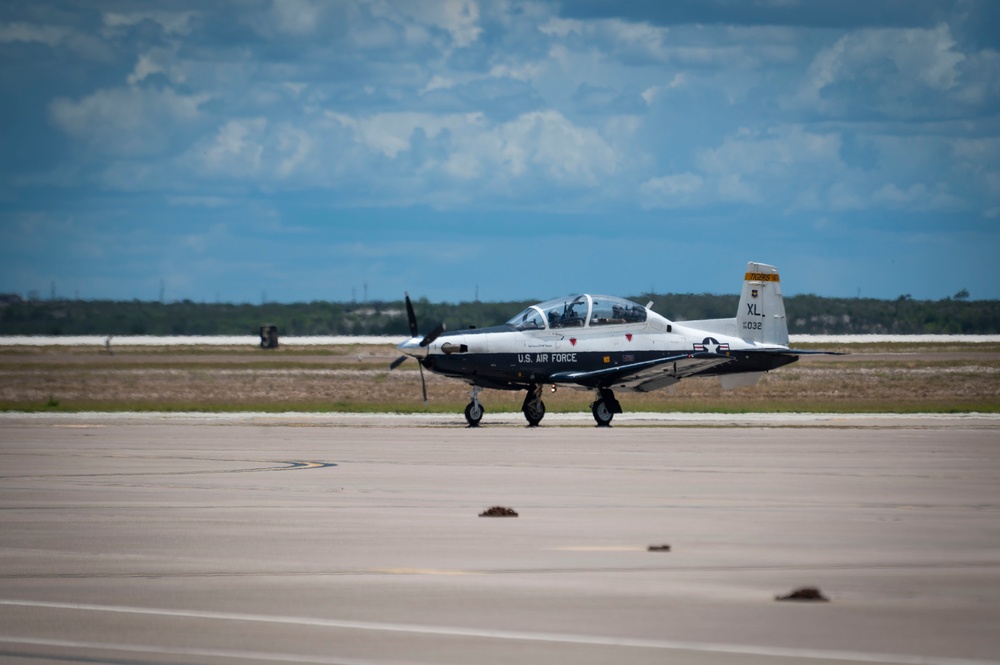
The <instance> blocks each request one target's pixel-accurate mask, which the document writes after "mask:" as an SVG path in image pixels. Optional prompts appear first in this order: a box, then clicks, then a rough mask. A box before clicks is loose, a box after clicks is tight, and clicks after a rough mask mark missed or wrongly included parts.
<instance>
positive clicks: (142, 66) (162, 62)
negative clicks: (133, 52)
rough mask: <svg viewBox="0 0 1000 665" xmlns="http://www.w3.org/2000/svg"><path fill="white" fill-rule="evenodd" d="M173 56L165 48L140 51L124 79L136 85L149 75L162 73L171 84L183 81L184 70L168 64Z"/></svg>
mask: <svg viewBox="0 0 1000 665" xmlns="http://www.w3.org/2000/svg"><path fill="white" fill-rule="evenodd" d="M173 57H174V55H173V53H172V52H170V51H167V50H166V49H151V50H150V51H147V52H146V53H141V54H140V55H139V59H138V61H137V62H136V63H135V68H134V69H133V70H132V73H131V74H129V75H128V77H127V78H126V81H127V82H128V84H129V85H136V84H138V83H141V82H142V81H144V80H145V79H146V78H148V77H149V76H152V75H154V74H163V75H164V76H166V77H167V78H168V79H169V80H170V82H171V83H173V84H179V83H184V81H185V75H184V70H183V69H181V68H180V67H178V66H175V65H172V64H170V63H171V61H172V60H173Z"/></svg>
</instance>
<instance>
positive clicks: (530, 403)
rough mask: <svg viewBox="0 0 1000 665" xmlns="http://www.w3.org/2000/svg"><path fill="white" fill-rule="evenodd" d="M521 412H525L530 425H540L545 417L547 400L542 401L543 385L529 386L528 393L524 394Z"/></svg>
mask: <svg viewBox="0 0 1000 665" xmlns="http://www.w3.org/2000/svg"><path fill="white" fill-rule="evenodd" d="M521 412H522V413H524V418H525V420H527V421H528V427H538V423H540V422H542V418H544V417H545V402H543V401H542V387H541V386H532V387H530V388H528V394H527V395H525V396H524V404H522V405H521Z"/></svg>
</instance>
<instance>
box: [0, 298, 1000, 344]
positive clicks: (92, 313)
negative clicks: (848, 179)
mask: <svg viewBox="0 0 1000 665" xmlns="http://www.w3.org/2000/svg"><path fill="white" fill-rule="evenodd" d="M632 299H633V300H635V301H636V302H639V303H641V304H646V303H647V302H650V301H652V302H653V309H654V310H655V311H657V312H659V313H660V314H662V315H664V316H666V317H667V318H669V319H672V320H674V321H678V322H679V321H684V320H689V321H690V320H695V319H712V318H725V317H732V316H735V314H736V306H737V304H738V303H739V298H738V297H737V296H732V295H726V296H720V295H709V294H700V295H683V294H667V295H650V294H645V295H642V296H635V297H633V298H632ZM533 302H534V301H516V302H491V303H488V302H463V303H458V304H451V303H432V302H429V301H428V300H427V299H420V300H418V301H415V302H414V308H415V310H416V314H417V319H418V321H419V324H420V331H421V332H428V331H430V330H431V329H432V328H433V327H434V326H436V325H437V324H438V323H440V322H442V321H443V322H444V323H445V324H446V325H447V327H448V329H449V330H457V329H461V328H469V327H477V328H482V327H486V326H490V325H496V324H499V323H503V322H504V321H506V320H508V319H510V318H511V317H513V316H514V315H515V314H517V313H518V312H520V311H521V310H522V309H524V308H525V307H527V306H528V305H531V304H532V303H533ZM785 309H786V312H787V315H788V329H789V332H790V333H792V334H864V333H876V334H1000V301H997V300H973V301H970V300H968V299H967V293H966V294H964V297H963V292H959V293H958V294H956V296H955V297H954V298H947V299H944V300H914V299H913V298H911V297H909V296H900V297H899V298H897V299H896V300H875V299H871V298H821V297H819V296H813V295H803V296H793V297H787V298H785ZM264 324H273V325H276V326H277V327H278V331H279V334H280V335H294V336H297V335H396V336H405V335H408V334H409V325H408V323H407V320H406V311H405V307H404V305H403V302H402V301H395V302H367V303H342V302H325V301H316V302H310V303H292V304H280V303H266V304H261V305H250V304H240V305H234V304H219V303H213V304H208V303H194V302H191V301H187V300H185V301H181V302H171V303H160V302H146V301H139V300H132V301H107V300H44V301H41V300H30V301H24V300H22V299H21V298H19V297H17V296H11V295H0V335H248V334H250V335H253V334H257V333H258V331H259V329H260V326H262V325H264Z"/></svg>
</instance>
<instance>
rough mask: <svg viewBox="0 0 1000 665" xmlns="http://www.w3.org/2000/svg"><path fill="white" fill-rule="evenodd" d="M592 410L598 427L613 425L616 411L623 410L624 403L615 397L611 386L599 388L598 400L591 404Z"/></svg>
mask: <svg viewBox="0 0 1000 665" xmlns="http://www.w3.org/2000/svg"><path fill="white" fill-rule="evenodd" d="M590 410H591V412H592V413H593V414H594V420H596V421H597V426H598V427H611V419H612V418H614V417H615V414H616V413H621V412H622V405H621V404H619V403H618V400H617V399H615V394H614V392H612V391H611V389H610V388H598V389H597V400H595V401H594V403H593V404H591V405H590Z"/></svg>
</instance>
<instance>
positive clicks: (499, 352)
mask: <svg viewBox="0 0 1000 665" xmlns="http://www.w3.org/2000/svg"><path fill="white" fill-rule="evenodd" d="M651 305H652V303H649V304H647V305H646V306H645V307H643V306H642V305H639V304H637V303H634V302H631V301H629V300H624V299H622V298H616V297H613V296H601V295H591V294H582V295H573V296H568V297H566V298H558V299H556V300H549V301H547V302H543V303H539V304H537V305H532V306H531V307H529V308H527V309H526V310H524V311H523V312H521V313H519V314H518V315H517V316H515V317H514V318H512V319H511V320H510V321H508V322H507V323H505V324H504V325H501V326H494V327H490V328H479V329H469V330H462V331H451V332H445V331H444V325H443V324H442V325H439V326H438V327H437V328H435V329H434V330H433V331H432V332H431V333H429V334H428V335H426V336H420V335H419V334H418V333H417V320H416V316H415V314H414V312H413V305H412V303H411V302H410V297H409V295H407V296H406V311H407V316H408V318H409V324H410V334H411V335H412V338H411V339H408V340H406V341H405V342H403V343H401V344H400V345H399V346H398V348H399V350H400V351H402V352H403V353H404V354H406V355H404V356H402V357H400V358H398V359H397V360H395V361H394V362H393V363H392V364H391V365H390V366H389V369H395V368H396V367H398V366H399V365H400V363H402V362H403V361H404V360H406V358H407V357H413V358H416V359H417V361H418V362H419V363H420V366H421V380H422V379H423V368H427V369H428V370H430V371H432V372H437V373H439V374H443V375H445V376H450V377H453V378H456V379H461V380H462V381H465V382H467V383H469V384H471V385H472V392H471V393H470V396H471V398H472V401H471V402H469V405H468V406H466V407H465V418H466V420H467V421H468V423H469V425H470V426H472V427H476V426H478V425H479V422H480V420H482V417H483V413H484V412H485V410H484V409H483V406H482V404H481V403H480V402H479V398H478V395H479V391H480V389H482V388H495V389H500V390H524V391H527V395H526V396H525V398H524V404H523V406H522V411H523V412H524V417H525V418H526V419H527V421H528V424H529V425H530V426H536V425H538V423H539V422H541V420H542V418H543V417H544V416H545V404H544V403H543V402H542V390H543V388H544V387H545V386H547V385H551V386H552V387H553V389H555V387H556V386H569V387H573V388H578V389H590V390H594V391H595V393H596V399H595V400H594V402H593V404H592V405H591V410H592V412H593V414H594V419H595V420H596V421H597V424H598V425H599V426H607V425H610V424H611V419H612V418H613V417H614V415H615V414H616V413H621V412H622V408H621V405H620V404H619V402H618V400H617V399H616V398H615V394H614V391H615V390H621V391H631V392H649V391H652V390H657V389H659V388H666V387H667V386H671V385H673V384H675V383H677V382H678V381H680V380H681V379H683V378H686V377H690V376H717V377H718V378H719V381H720V382H721V383H722V386H723V387H724V388H726V389H729V388H737V387H741V386H750V385H753V384H755V383H756V382H757V381H758V380H759V379H760V377H761V375H762V374H763V373H764V372H767V371H770V370H772V369H776V368H778V367H781V366H783V365H787V364H789V363H793V362H795V361H796V360H798V358H799V356H800V355H802V354H807V353H823V352H815V351H799V350H794V349H790V348H789V347H788V325H787V323H786V320H785V304H784V300H783V299H782V296H781V282H780V280H779V278H778V270H777V269H776V268H775V267H773V266H769V265H765V264H763V263H754V262H750V263H748V264H747V269H746V275H745V276H744V279H743V293H742V295H741V296H740V304H739V308H738V310H737V312H736V316H735V317H734V318H731V319H708V320H703V321H684V322H683V323H675V322H673V321H669V320H668V319H666V318H664V317H662V316H660V315H659V314H657V313H656V312H653V311H652V310H650V306H651ZM426 399H427V390H426V386H425V387H424V400H425V401H426Z"/></svg>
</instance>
